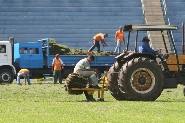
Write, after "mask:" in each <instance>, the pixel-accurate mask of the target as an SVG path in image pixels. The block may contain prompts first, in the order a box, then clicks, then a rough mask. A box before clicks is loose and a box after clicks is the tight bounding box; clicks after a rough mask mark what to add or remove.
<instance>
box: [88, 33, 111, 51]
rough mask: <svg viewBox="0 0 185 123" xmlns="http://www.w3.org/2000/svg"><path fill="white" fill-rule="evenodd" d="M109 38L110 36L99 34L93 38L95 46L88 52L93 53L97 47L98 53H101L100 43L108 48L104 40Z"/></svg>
mask: <svg viewBox="0 0 185 123" xmlns="http://www.w3.org/2000/svg"><path fill="white" fill-rule="evenodd" d="M106 37H108V34H103V33H98V34H97V35H95V36H94V37H93V41H94V44H93V46H92V47H91V48H90V49H89V50H88V52H91V51H92V50H93V49H94V48H95V47H97V49H98V50H97V51H98V52H100V43H99V42H101V43H102V45H103V47H105V46H106V47H107V46H108V45H107V44H106V43H105V41H104V38H106Z"/></svg>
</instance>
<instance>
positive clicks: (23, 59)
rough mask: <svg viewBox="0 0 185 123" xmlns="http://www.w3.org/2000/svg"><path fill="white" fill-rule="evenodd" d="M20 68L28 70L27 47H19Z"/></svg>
mask: <svg viewBox="0 0 185 123" xmlns="http://www.w3.org/2000/svg"><path fill="white" fill-rule="evenodd" d="M19 50H20V51H19V52H20V67H21V68H29V64H30V61H29V59H30V58H29V53H28V48H27V47H20V49H19Z"/></svg>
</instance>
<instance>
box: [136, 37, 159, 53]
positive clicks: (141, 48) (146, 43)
mask: <svg viewBox="0 0 185 123" xmlns="http://www.w3.org/2000/svg"><path fill="white" fill-rule="evenodd" d="M149 42H150V40H149V39H148V37H144V38H143V41H142V44H141V46H139V53H151V54H153V55H159V53H158V52H157V51H154V50H153V49H152V48H151V47H150V46H149Z"/></svg>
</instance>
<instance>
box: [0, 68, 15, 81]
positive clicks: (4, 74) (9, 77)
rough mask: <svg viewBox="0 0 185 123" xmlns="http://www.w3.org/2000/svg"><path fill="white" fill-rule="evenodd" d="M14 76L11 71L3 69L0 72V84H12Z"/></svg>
mask: <svg viewBox="0 0 185 123" xmlns="http://www.w3.org/2000/svg"><path fill="white" fill-rule="evenodd" d="M13 80H14V76H13V73H12V71H11V70H8V69H3V70H0V83H10V84H11V83H12V82H13Z"/></svg>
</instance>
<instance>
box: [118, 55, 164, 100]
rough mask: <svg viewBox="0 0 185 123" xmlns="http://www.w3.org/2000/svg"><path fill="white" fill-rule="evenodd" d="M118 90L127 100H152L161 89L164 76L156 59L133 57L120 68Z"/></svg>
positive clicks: (159, 93)
mask: <svg viewBox="0 0 185 123" xmlns="http://www.w3.org/2000/svg"><path fill="white" fill-rule="evenodd" d="M118 78H119V80H118V83H119V85H120V87H119V88H120V90H121V91H122V92H124V93H125V94H126V95H128V97H130V99H129V100H139V101H154V100H156V99H157V98H158V97H159V96H160V95H161V92H162V91H163V86H164V76H163V73H162V70H161V68H160V67H159V66H158V64H157V62H156V61H153V60H151V59H149V58H145V57H139V58H134V59H132V60H130V61H128V62H127V63H126V64H124V65H123V66H122V68H121V70H120V74H119V77H118Z"/></svg>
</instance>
